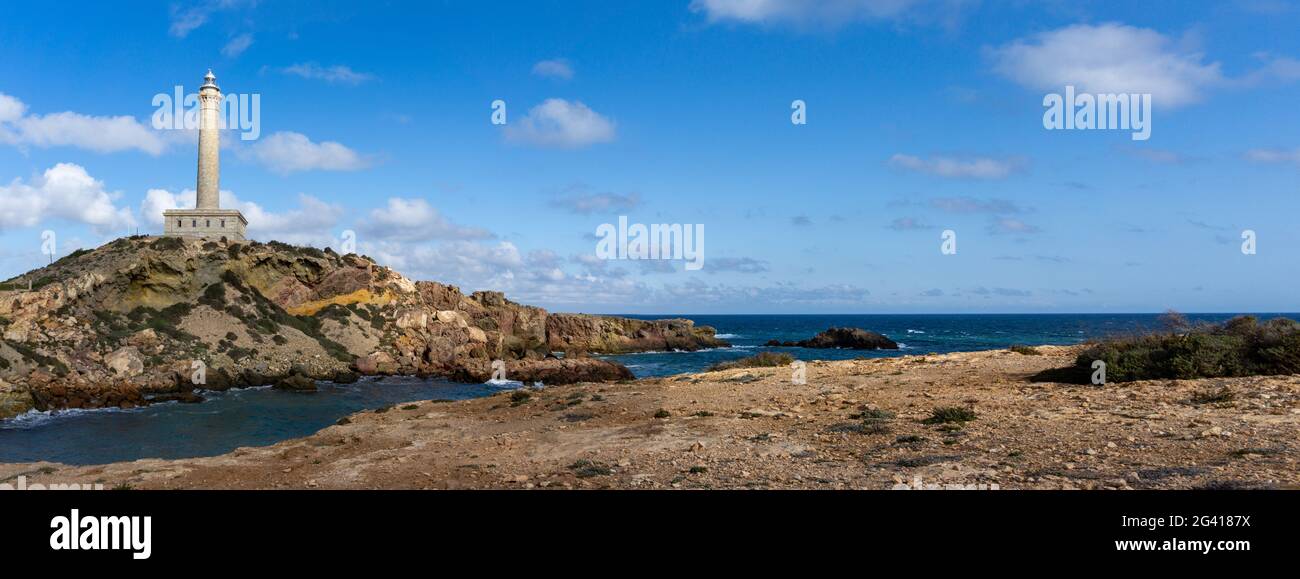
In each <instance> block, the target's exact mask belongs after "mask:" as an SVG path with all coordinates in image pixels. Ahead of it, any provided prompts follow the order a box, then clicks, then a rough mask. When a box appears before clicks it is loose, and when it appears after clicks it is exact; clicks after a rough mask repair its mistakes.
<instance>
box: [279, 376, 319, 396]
mask: <svg viewBox="0 0 1300 579" xmlns="http://www.w3.org/2000/svg"><path fill="white" fill-rule="evenodd" d="M275 389H276V390H291V391H294V392H315V391H316V381H315V380H312V379H311V378H308V377H306V376H303V375H302V374H290V375H289V376H286V377H284V378H281V379H280V380H278V381H276V383H275Z"/></svg>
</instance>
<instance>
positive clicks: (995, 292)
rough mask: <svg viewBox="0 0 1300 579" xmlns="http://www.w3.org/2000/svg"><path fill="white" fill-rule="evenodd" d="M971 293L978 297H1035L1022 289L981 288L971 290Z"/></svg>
mask: <svg viewBox="0 0 1300 579" xmlns="http://www.w3.org/2000/svg"><path fill="white" fill-rule="evenodd" d="M969 291H970V293H973V294H975V295H977V296H999V297H1007V298H1022V297H1029V296H1031V295H1033V292H1031V291H1029V290H1021V289H1013V288H1005V287H995V288H992V289H989V288H986V287H983V286H980V287H977V288H974V289H971V290H969Z"/></svg>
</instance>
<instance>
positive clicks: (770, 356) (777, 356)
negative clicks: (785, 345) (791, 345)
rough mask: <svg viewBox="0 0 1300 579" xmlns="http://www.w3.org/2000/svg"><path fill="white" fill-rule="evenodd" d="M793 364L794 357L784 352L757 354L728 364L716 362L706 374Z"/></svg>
mask: <svg viewBox="0 0 1300 579" xmlns="http://www.w3.org/2000/svg"><path fill="white" fill-rule="evenodd" d="M792 363H794V356H791V355H789V354H786V353H784V352H759V353H758V354H756V355H754V356H750V357H748V358H741V359H739V360H731V361H728V362H718V363H717V364H714V365H713V366H710V367H709V369H708V370H706V371H707V372H716V371H718V370H735V369H737V368H774V367H778V366H789V365H790V364H792Z"/></svg>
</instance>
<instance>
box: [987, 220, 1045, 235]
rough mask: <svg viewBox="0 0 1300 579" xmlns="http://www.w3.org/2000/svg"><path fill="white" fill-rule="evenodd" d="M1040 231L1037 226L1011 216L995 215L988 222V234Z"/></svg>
mask: <svg viewBox="0 0 1300 579" xmlns="http://www.w3.org/2000/svg"><path fill="white" fill-rule="evenodd" d="M1039 231H1041V230H1040V229H1039V228H1038V227H1036V226H1033V225H1030V224H1028V223H1025V222H1024V221H1021V220H1019V219H1015V218H1012V217H996V218H994V219H993V220H992V221H990V222H989V226H988V232H989V234H990V235H999V234H1003V233H1009V234H1027V233H1038V232H1039Z"/></svg>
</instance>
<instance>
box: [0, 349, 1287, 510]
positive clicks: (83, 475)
mask: <svg viewBox="0 0 1300 579" xmlns="http://www.w3.org/2000/svg"><path fill="white" fill-rule="evenodd" d="M1038 350H1039V351H1040V352H1041V355H1028V354H1021V353H1015V352H1010V351H1007V350H1000V351H988V352H969V353H957V354H948V355H942V356H909V357H902V358H885V359H863V360H851V361H839V362H813V363H809V364H808V366H807V383H806V384H803V385H796V384H793V383H792V381H791V377H792V376H791V370H790V369H788V368H752V369H737V370H727V371H720V372H711V373H703V374H694V375H683V376H675V377H669V378H663V379H651V380H640V381H630V382H624V383H612V384H596V383H580V384H573V385H568V386H558V387H549V388H546V389H545V390H543V391H533V392H524V391H516V392H503V393H502V394H500V395H497V396H492V397H488V398H481V399H476V400H467V401H461V402H416V403H412V404H408V405H402V406H397V407H393V408H389V409H386V410H384V411H381V412H365V413H360V414H356V415H353V416H351V417H349V418H347V419H344V420H341V421H340V424H338V425H336V426H331V427H329V428H326V429H324V430H322V431H320V432H318V433H316V434H315V435H312V436H309V437H306V438H302V439H297V440H290V441H286V442H283V443H280V444H276V445H273V446H269V447H262V448H241V449H238V450H236V451H234V452H231V453H229V454H226V455H223V456H218V457H211V458H199V459H189V460H140V461H135V462H130V463H119V464H111V465H104V466H92V467H67V466H62V465H55V464H17V465H0V480H12V479H14V478H16V477H17V476H19V475H25V476H27V477H28V480H29V483H31V482H37V483H73V482H87V483H96V482H98V483H101V484H105V485H106V486H109V487H116V486H122V487H129V488H140V489H160V488H187V489H188V488H217V489H243V488H271V489H275V488H284V489H332V488H342V489H370V488H403V489H405V488H410V489H457V488H506V489H543V488H546V489H554V488H563V489H568V488H578V489H595V488H621V489H670V488H677V489H720V488H740V489H787V488H795V489H887V488H894V487H896V486H899V485H926V486H928V485H941V486H947V485H965V486H972V487H978V486H979V485H995V484H996V485H998V486H999V487H1000V488H1002V489H1020V488H1031V489H1147V488H1156V489H1170V488H1215V489H1226V488H1297V486H1300V465H1298V464H1297V457H1298V456H1300V454H1298V451H1297V445H1298V444H1300V442H1297V441H1300V376H1277V377H1255V378H1234V379H1221V380H1220V379H1216V380H1182V381H1148V382H1133V383H1126V384H1111V385H1107V386H1103V387H1098V386H1075V385H1065V384H1056V383H1033V382H1030V381H1029V379H1028V377H1029V376H1031V375H1033V374H1035V373H1037V372H1039V371H1042V370H1044V369H1048V368H1054V367H1063V366H1068V365H1069V364H1071V363H1072V362H1073V360H1074V355H1075V353H1076V352H1077V350H1076V349H1073V348H1060V347H1041V348H1039V349H1038ZM943 409H948V410H946V411H944V410H943ZM936 410H939V412H938V413H936ZM966 411H969V412H966ZM936 414H937V416H938V418H941V419H947V420H948V421H947V422H944V421H942V420H935V418H936Z"/></svg>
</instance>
